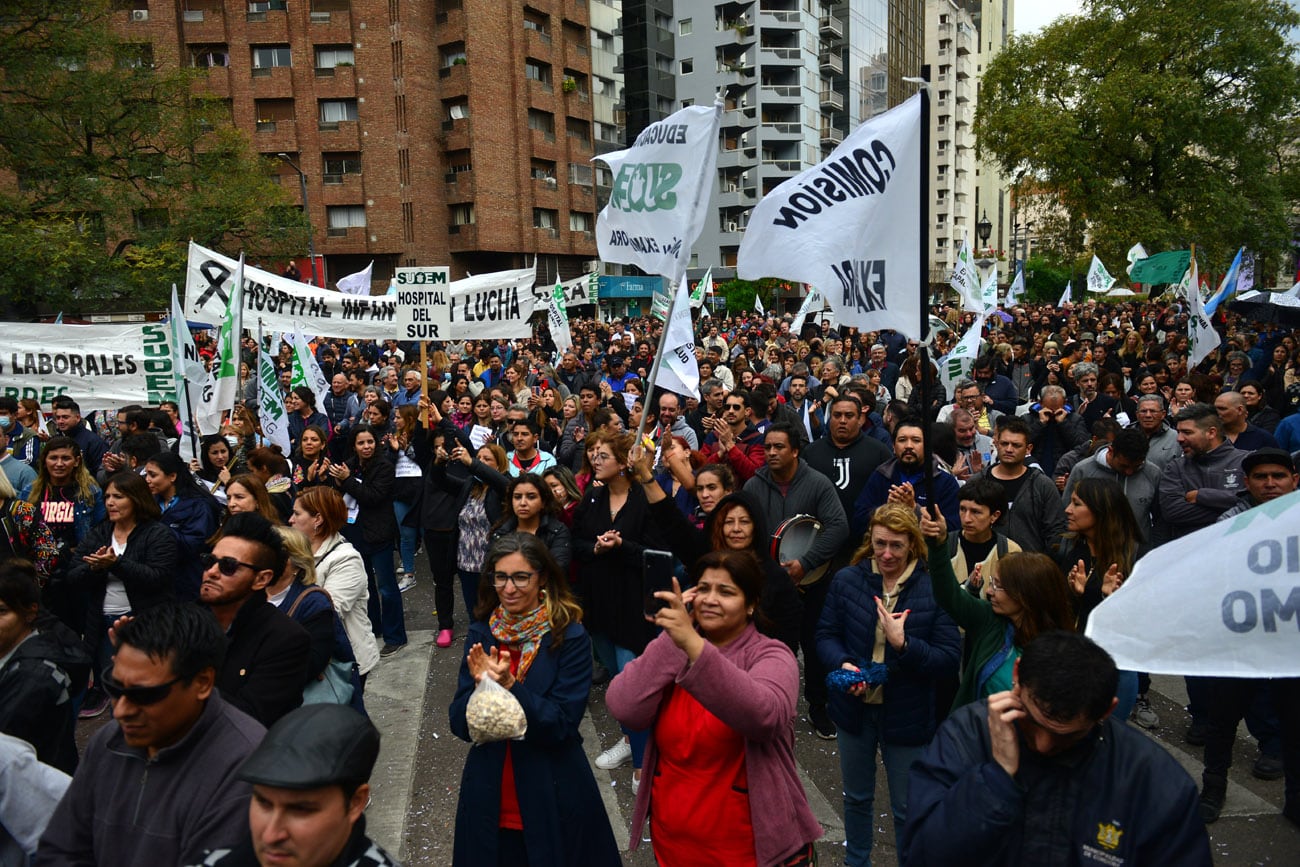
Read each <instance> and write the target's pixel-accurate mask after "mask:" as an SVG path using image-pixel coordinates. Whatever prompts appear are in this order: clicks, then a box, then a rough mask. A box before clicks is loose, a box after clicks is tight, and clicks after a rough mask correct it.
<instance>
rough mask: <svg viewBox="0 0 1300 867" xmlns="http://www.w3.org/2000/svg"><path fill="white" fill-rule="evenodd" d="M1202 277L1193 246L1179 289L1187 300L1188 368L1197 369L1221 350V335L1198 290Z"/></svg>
mask: <svg viewBox="0 0 1300 867" xmlns="http://www.w3.org/2000/svg"><path fill="white" fill-rule="evenodd" d="M1199 283H1200V277H1199V276H1198V275H1197V273H1196V246H1195V245H1193V246H1192V258H1191V261H1190V262H1188V264H1187V273H1186V274H1184V275H1183V282H1182V283H1180V284H1178V289H1179V291H1180V292H1181V293H1182V295H1183V297H1184V298H1186V299H1187V340H1188V343H1190V344H1191V345H1190V347H1188V349H1189V357H1188V360H1187V363H1188V366H1190V367H1195V366H1196V365H1198V364H1200V363H1201V362H1202V361H1204V360H1205V357H1206V356H1207V355H1209V354H1210V353H1211V352H1213V351H1214V350H1216V349H1218V348H1219V334H1218V332H1217V331H1215V330H1214V326H1213V325H1212V324H1210V317H1209V316H1207V315H1206V313H1205V302H1204V301H1203V300H1202V299H1201V293H1200V291H1198V290H1197V288H1196V287H1197V285H1199Z"/></svg>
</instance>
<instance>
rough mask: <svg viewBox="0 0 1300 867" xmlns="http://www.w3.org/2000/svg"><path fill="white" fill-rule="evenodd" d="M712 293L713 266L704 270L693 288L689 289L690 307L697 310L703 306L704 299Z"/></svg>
mask: <svg viewBox="0 0 1300 867" xmlns="http://www.w3.org/2000/svg"><path fill="white" fill-rule="evenodd" d="M712 294H713V268H711V267H710V268H709V270H707V271H705V272H704V276H703V277H701V278H700V282H698V283H696V284H695V289H694V290H692V291H691V309H692V310H698V309H699V308H701V307H703V306H704V299H705V298H706V297H707V296H709V295H712Z"/></svg>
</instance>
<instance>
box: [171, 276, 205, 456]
mask: <svg viewBox="0 0 1300 867" xmlns="http://www.w3.org/2000/svg"><path fill="white" fill-rule="evenodd" d="M167 325H168V336H169V337H170V338H171V345H172V346H171V349H172V377H173V378H174V379H175V380H176V406H177V407H178V415H180V418H181V440H180V456H181V457H182V458H184V459H185V462H186V463H189V462H190V461H192V460H194V459H195V458H196V457H198V448H197V444H198V438H199V432H198V428H197V427H195V423H194V411H193V402H192V401H191V400H190V396H191V395H198V394H202V392H203V385H204V382H205V381H206V379H207V372H206V371H205V370H204V369H203V364H202V363H201V362H200V361H199V351H198V348H197V347H195V345H194V338H193V336H192V335H191V334H190V329H189V326H188V325H186V322H185V311H184V310H182V309H181V301H180V299H179V298H177V297H176V284H175V283H173V284H172V309H171V321H170V322H168V323H167Z"/></svg>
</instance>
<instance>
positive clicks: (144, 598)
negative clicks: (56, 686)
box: [68, 472, 202, 719]
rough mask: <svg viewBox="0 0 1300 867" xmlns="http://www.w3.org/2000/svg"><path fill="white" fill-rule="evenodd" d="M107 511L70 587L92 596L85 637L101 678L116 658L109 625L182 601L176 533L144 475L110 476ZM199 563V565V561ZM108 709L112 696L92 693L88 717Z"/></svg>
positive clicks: (89, 537) (85, 543) (77, 561)
mask: <svg viewBox="0 0 1300 867" xmlns="http://www.w3.org/2000/svg"><path fill="white" fill-rule="evenodd" d="M104 510H105V514H106V515H107V516H108V517H107V520H105V521H103V522H101V523H99V524H97V525H95V527H93V528H92V529H91V530H90V532H89V533H87V534H86V537H85V538H84V539H82V540H81V544H80V545H78V546H77V549H76V551H75V552H74V553H73V557H72V566H71V568H70V569H69V570H68V583H69V585H71V587H72V588H73V589H74V590H81V591H83V592H85V593H86V594H87V596H88V597H89V601H90V609H89V614H88V618H89V619H88V620H87V623H86V631H85V635H86V643H87V645H88V646H89V647H90V649H91V657H92V671H93V672H94V673H95V678H96V680H98V678H99V674H100V672H102V671H103V670H104V669H105V668H107V667H108V665H109V663H110V662H111V661H112V658H113V648H112V646H111V645H110V644H109V642H108V630H109V627H111V626H112V625H113V622H114V621H115V620H117V618H119V617H123V616H125V615H127V614H131V613H132V612H139V611H143V610H144V609H146V608H150V607H152V606H154V605H157V604H158V603H160V602H164V601H166V600H168V599H174V598H176V582H175V575H176V572H177V569H178V568H179V565H180V563H179V559H180V552H179V545H178V544H177V542H176V535H175V534H174V533H173V532H172V531H171V529H170V528H169V527H168V526H167V525H166V524H163V523H162V522H161V521H159V518H161V517H162V509H160V508H159V507H158V501H157V500H155V499H154V496H153V493H152V492H151V491H150V490H149V486H148V485H147V484H146V483H145V480H144V479H143V478H141V477H140V476H139V475H137V474H136V473H133V472H121V473H116V474H115V475H113V476H110V477H109V479H108V483H107V484H106V485H105V487H104ZM194 560H195V562H196V565H197V561H198V558H197V557H195V558H194ZM200 574H202V572H201V571H200ZM106 707H108V697H107V696H105V695H104V694H103V692H102V690H99V689H92V690H91V692H90V693H89V694H88V695H87V696H86V701H85V704H84V706H83V708H82V711H81V713H82V718H83V719H84V718H86V717H88V716H98V715H99V714H101V713H103V712H104V709H105V708H106Z"/></svg>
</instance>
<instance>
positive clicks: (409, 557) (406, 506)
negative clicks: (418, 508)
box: [393, 500, 420, 572]
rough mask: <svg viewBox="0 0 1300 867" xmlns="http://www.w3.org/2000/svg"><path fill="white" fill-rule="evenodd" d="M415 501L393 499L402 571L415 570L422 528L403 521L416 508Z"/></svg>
mask: <svg viewBox="0 0 1300 867" xmlns="http://www.w3.org/2000/svg"><path fill="white" fill-rule="evenodd" d="M415 505H416V504H415V503H403V502H402V501H401V500H393V514H394V515H396V516H397V530H398V546H397V550H398V552H399V553H400V554H401V555H402V571H403V572H414V571H415V549H416V548H417V547H419V544H420V528H419V527H408V526H406V525H405V524H403V523H402V522H403V521H405V520H406V516H407V515H409V514H410V513H411V510H412V509H414V508H415Z"/></svg>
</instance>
